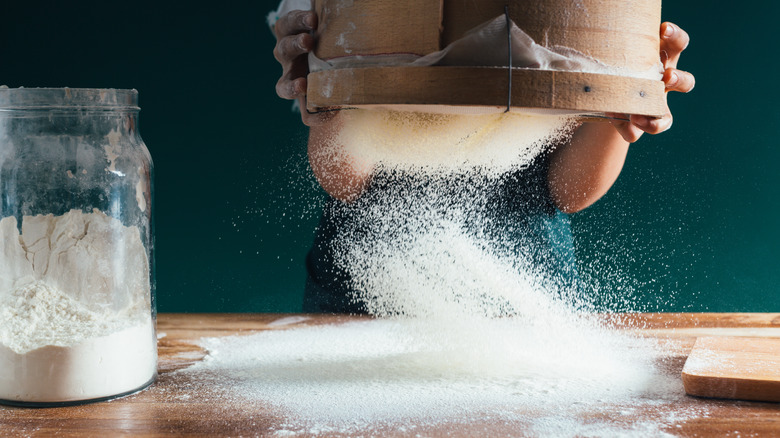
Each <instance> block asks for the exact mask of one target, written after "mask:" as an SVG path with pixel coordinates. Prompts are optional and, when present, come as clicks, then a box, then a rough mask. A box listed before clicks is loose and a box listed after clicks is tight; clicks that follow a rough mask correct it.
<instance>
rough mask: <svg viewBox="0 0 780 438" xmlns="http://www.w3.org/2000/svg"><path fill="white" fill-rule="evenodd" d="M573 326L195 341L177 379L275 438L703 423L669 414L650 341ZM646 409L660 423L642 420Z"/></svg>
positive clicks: (365, 325) (585, 431)
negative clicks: (244, 414)
mask: <svg viewBox="0 0 780 438" xmlns="http://www.w3.org/2000/svg"><path fill="white" fill-rule="evenodd" d="M579 325H580V327H581V328H582V330H583V332H582V333H580V334H579V335H578V334H577V333H576V332H572V331H569V330H571V329H572V328H573V326H569V327H568V330H566V329H561V330H558V331H555V330H553V331H549V329H550V328H551V327H549V326H533V325H531V326H529V325H527V324H525V323H524V322H522V321H517V320H511V319H507V320H502V321H494V322H493V323H489V324H488V323H483V324H482V325H481V326H477V327H475V326H470V325H469V324H465V325H463V326H461V327H460V328H458V327H457V323H456V322H453V323H452V325H451V328H452V329H453V330H452V331H449V332H446V333H441V332H440V330H441V328H442V327H441V326H440V325H439V324H429V323H426V322H423V321H415V320H396V319H385V320H369V321H362V322H351V323H345V324H340V325H327V326H308V327H299V328H292V329H289V330H272V331H267V332H261V333H257V334H253V335H249V336H238V337H227V338H206V339H202V340H201V341H200V342H199V345H200V346H202V347H203V348H205V349H206V350H208V352H209V354H208V356H206V358H205V359H204V360H203V361H202V362H199V363H197V364H195V365H194V366H192V367H190V368H188V369H186V370H183V371H182V372H183V373H186V374H187V375H188V376H190V377H191V378H193V380H194V381H196V382H198V383H197V384H198V386H199V389H198V391H199V392H200V391H206V392H207V394H208V397H209V398H211V397H216V398H217V399H219V400H222V401H223V402H226V403H227V402H230V403H232V405H235V406H238V409H242V407H243V409H248V410H251V409H253V407H257V406H270V407H272V409H273V411H274V413H275V414H276V415H279V416H280V417H281V418H283V421H282V423H281V424H279V425H278V426H277V430H278V431H279V433H281V434H282V436H284V435H285V434H289V435H297V434H319V433H322V434H325V435H333V434H336V435H338V434H347V435H349V434H365V433H368V434H369V435H370V434H371V433H382V431H385V432H387V431H394V433H399V432H404V431H408V432H411V431H413V430H414V429H415V428H424V427H435V426H440V425H445V426H446V425H448V424H449V425H452V424H463V425H466V426H467V425H469V424H502V425H505V427H506V428H505V429H503V430H506V431H509V430H524V431H526V432H528V435H532V436H575V435H576V436H604V435H608V436H642V437H645V436H661V435H662V428H665V427H673V426H674V424H676V423H677V422H679V421H683V420H685V419H687V418H690V417H696V416H700V415H701V414H702V412H695V411H692V410H691V408H686V409H687V411H686V410H683V411H679V407H677V408H675V405H676V404H677V403H678V402H680V401H681V400H682V399H683V398H684V392H683V388H682V385H681V382H680V380H679V376H677V375H668V374H665V373H663V372H661V371H659V370H657V369H656V368H655V366H654V361H655V360H657V358H658V357H659V354H658V353H659V352H658V350H657V347H656V346H654V344H652V341H648V340H642V339H638V338H632V337H629V336H627V335H624V334H619V333H613V332H601V334H600V335H599V336H597V337H595V338H594V336H595V335H596V333H597V332H598V331H599V330H601V329H599V328H597V327H596V326H595V325H592V324H590V323H587V322H580V323H579ZM587 332H589V333H587ZM665 406H668V408H664V407H665ZM643 408H652V409H654V410H655V411H656V412H659V411H660V412H662V413H665V414H664V416H662V418H660V419H659V418H658V417H655V418H653V419H652V420H650V419H644V420H643V419H642V417H641V415H638V414H639V413H641V411H642V409H643ZM518 428H520V429H518Z"/></svg>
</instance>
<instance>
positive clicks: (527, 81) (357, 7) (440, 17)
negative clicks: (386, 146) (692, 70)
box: [307, 0, 666, 117]
mask: <svg viewBox="0 0 780 438" xmlns="http://www.w3.org/2000/svg"><path fill="white" fill-rule="evenodd" d="M505 6H506V7H507V11H508V13H509V16H510V18H511V19H512V20H513V21H514V22H515V23H516V24H517V25H518V26H519V27H520V29H522V30H523V31H525V32H526V33H527V34H528V35H529V36H530V37H531V38H532V39H533V40H534V41H535V42H536V43H538V44H540V45H542V46H544V47H548V48H556V47H557V48H566V50H574V51H576V52H579V53H582V54H584V55H586V56H589V57H591V58H594V59H596V60H598V61H599V62H602V63H604V64H605V65H607V66H610V67H614V68H617V69H625V70H628V71H634V72H648V71H652V69H657V68H658V67H659V66H660V64H659V50H660V37H659V28H660V25H661V0H643V1H641V2H636V1H631V0H580V1H578V2H572V1H571V0H509V1H507V0H480V1H474V0H365V1H361V2H353V1H344V0H315V1H314V7H315V11H317V13H318V16H319V19H320V21H319V23H320V24H319V27H318V29H317V33H316V36H317V41H318V42H317V47H316V48H315V50H314V54H315V55H316V56H317V57H318V58H320V59H323V60H334V59H340V58H352V59H361V60H362V61H363V62H366V60H368V59H371V60H372V61H371V62H373V63H380V64H381V63H382V62H383V61H381V60H382V59H383V58H382V57H381V56H385V55H411V56H412V57H414V56H423V55H427V54H430V53H434V52H437V51H439V50H441V49H443V48H444V47H446V46H448V45H449V44H451V43H452V42H454V41H457V40H458V39H460V38H462V37H463V36H464V35H465V34H466V33H468V32H469V31H471V30H472V29H474V28H476V27H478V26H480V25H482V24H483V23H485V22H488V21H490V20H492V19H494V18H496V17H500V16H502V15H504V13H505ZM502 61H503V67H502V66H501V64H500V63H499V65H493V64H494V62H493V61H486V63H489V64H490V65H482V64H480V65H479V66H480V67H483V68H474V67H471V68H466V66H464V65H458V66H456V67H459V69H458V68H454V69H453V68H451V69H446V68H444V67H443V66H439V67H434V68H431V67H405V68H403V67H397V66H393V65H384V66H381V67H376V66H374V67H370V66H369V65H367V64H366V65H359V66H358V65H351V66H349V68H338V69H336V70H329V71H317V72H313V73H311V74H309V76H308V90H307V99H308V102H307V108H308V109H309V110H310V111H315V110H318V109H323V108H332V107H338V106H366V105H412V104H416V105H433V104H436V105H455V106H481V107H504V108H505V107H506V106H507V96H508V94H509V93H508V85H507V84H508V80H507V77H508V76H509V75H508V74H507V72H506V71H505V70H506V65H507V63H506V62H505V61H504V60H503V59H502ZM489 67H494V68H489ZM496 67H497V68H496ZM383 70H387V71H386V72H385V71H383ZM514 70H515V71H514V72H513V73H512V93H511V94H512V96H511V101H512V103H511V105H512V106H513V107H515V108H534V109H540V108H541V109H553V110H570V111H577V112H593V113H599V114H603V113H607V112H613V113H626V114H642V115H646V116H653V117H661V116H663V115H664V114H665V113H666V106H665V102H666V96H665V88H664V85H663V83H662V82H661V81H660V80H655V81H651V80H646V79H637V78H631V77H628V76H620V75H619V74H618V73H615V74H614V75H612V74H611V75H601V74H584V73H573V72H555V71H540V70H537V71H530V72H529V71H526V70H524V69H514Z"/></svg>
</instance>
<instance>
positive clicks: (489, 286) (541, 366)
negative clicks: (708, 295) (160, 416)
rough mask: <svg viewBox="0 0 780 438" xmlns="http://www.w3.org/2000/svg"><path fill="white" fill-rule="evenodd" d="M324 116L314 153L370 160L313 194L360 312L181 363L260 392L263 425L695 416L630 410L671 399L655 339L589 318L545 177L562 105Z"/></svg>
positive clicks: (221, 383) (245, 401)
mask: <svg viewBox="0 0 780 438" xmlns="http://www.w3.org/2000/svg"><path fill="white" fill-rule="evenodd" d="M339 117H341V118H342V120H341V123H342V124H343V127H342V129H341V131H340V133H339V135H337V136H336V137H334V138H333V139H332V145H331V147H330V148H328V149H326V151H325V152H323V153H324V154H329V155H332V156H333V157H338V156H339V155H340V154H347V155H348V156H349V157H350V158H351V162H352V163H354V164H355V165H357V166H369V167H370V168H372V169H374V172H373V176H372V179H371V181H370V182H369V183H368V185H367V186H366V188H365V190H364V192H363V194H362V195H361V196H360V197H359V198H358V199H356V200H354V201H352V202H349V203H343V202H331V203H329V204H327V205H326V206H325V214H326V215H331V216H332V217H333V218H335V220H336V222H337V223H338V224H339V227H338V229H337V231H336V232H335V233H334V236H333V239H332V241H331V242H329V243H328V244H329V245H331V246H330V247H329V249H330V250H331V251H332V255H333V259H334V260H335V262H334V267H333V269H334V270H335V271H338V273H339V275H340V276H341V277H343V278H344V279H345V280H344V283H343V286H344V288H345V291H346V292H345V293H349V294H350V297H351V299H352V300H353V302H354V303H355V304H357V305H359V306H361V307H362V309H363V310H364V311H365V312H366V313H368V314H369V315H372V316H374V317H377V318H376V319H368V320H363V321H356V322H349V323H343V324H336V325H326V326H322V325H318V326H307V325H306V324H301V323H297V324H293V325H291V326H290V328H287V329H284V330H271V331H265V332H261V333H257V334H254V335H250V336H243V337H232V338H207V339H203V340H202V341H201V343H200V345H201V346H202V347H203V348H205V349H206V350H207V351H208V352H209V355H208V356H207V357H206V359H205V360H204V361H202V362H199V363H197V364H196V365H194V366H192V367H190V368H189V369H187V370H184V371H183V372H184V373H186V374H187V375H190V376H193V377H194V378H196V379H197V380H198V381H200V382H201V383H202V386H203V387H204V388H209V389H208V391H209V392H210V393H211V394H213V395H214V396H215V397H221V398H224V399H225V400H233V401H236V402H237V403H239V404H240V405H243V406H247V407H251V406H253V405H257V406H269V407H271V408H272V409H273V410H274V412H276V413H277V414H278V415H279V416H281V417H282V418H284V420H283V422H282V423H280V424H278V425H276V426H274V427H275V431H276V434H277V435H278V436H287V435H290V436H294V435H327V436H348V435H369V436H370V435H384V434H394V435H408V436H428V434H430V431H431V430H434V429H430V428H436V427H438V426H441V425H449V426H453V425H455V426H454V427H457V428H459V429H456V430H469V431H470V432H469V434H470V435H484V436H495V433H493V432H495V431H494V430H493V429H491V428H493V427H497V425H498V426H500V427H501V428H504V429H500V430H503V432H501V433H499V434H503V435H506V434H507V432H506V431H507V430H508V431H515V432H516V433H514V434H515V435H518V436H604V435H608V436H661V435H663V433H662V427H665V426H668V425H670V424H674V422H676V421H680V420H682V419H684V418H685V416H686V415H692V416H695V415H698V414H699V413H695V412H687V413H686V412H675V413H674V414H672V413H671V411H672V410H669V412H670V413H669V417H668V418H660V419H659V418H654V419H652V420H651V419H643V418H641V416H637V415H636V413H637V412H638V410H641V408H642V407H647V406H667V405H668V406H673V405H674V404H675V403H676V402H678V401H679V400H680V398H681V397H682V394H683V392H682V388H681V384H680V383H679V379H678V378H677V376H670V375H668V374H666V373H665V372H664V371H662V370H660V369H659V368H657V363H656V361H657V360H658V358H659V357H660V354H659V351H660V350H659V346H658V345H656V344H655V343H653V342H651V341H648V340H643V339H639V338H636V337H633V336H630V335H628V334H626V333H624V332H617V331H610V330H609V329H607V328H605V327H603V326H602V325H601V324H600V323H598V322H597V321H595V320H594V319H593V318H592V317H591V316H590V315H591V312H592V310H593V309H594V308H593V305H592V300H591V299H590V298H589V297H588V296H587V295H588V293H587V288H586V287H585V285H583V284H582V283H581V281H580V280H579V278H578V275H577V269H576V261H575V258H574V254H573V244H572V241H571V239H572V236H571V232H570V228H569V226H568V218H567V217H565V215H563V214H562V213H560V212H558V211H557V210H556V209H555V208H554V205H552V203H551V201H550V197H549V193H548V192H547V186H546V169H547V165H548V163H549V157H550V154H551V153H554V148H555V147H556V145H558V144H561V143H562V142H565V141H566V140H567V139H568V138H569V136H570V135H571V133H572V131H573V129H574V128H575V126H576V120H573V119H571V118H568V117H559V116H538V115H534V116H531V115H522V114H514V113H509V114H493V115H484V116H465V115H451V114H419V113H401V112H394V111H389V110H355V111H345V112H343V113H342V114H340V115H339ZM320 158H323V157H320ZM325 158H327V157H325ZM342 158H343V157H342ZM662 411H663V410H662ZM461 428H465V429H461ZM491 431H492V432H491ZM509 434H510V435H512V434H513V433H509Z"/></svg>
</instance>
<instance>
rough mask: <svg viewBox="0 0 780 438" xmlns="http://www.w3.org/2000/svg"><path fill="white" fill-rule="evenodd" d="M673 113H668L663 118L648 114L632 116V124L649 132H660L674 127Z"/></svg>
mask: <svg viewBox="0 0 780 438" xmlns="http://www.w3.org/2000/svg"><path fill="white" fill-rule="evenodd" d="M672 121H673V119H672V113H666V115H665V116H663V117H661V118H658V119H656V118H653V117H647V116H637V115H632V116H631V124H632V125H634V126H636V127H637V128H639V129H640V130H642V131H643V132H646V133H648V134H660V133H662V132H664V131H666V130H668V129H669V128H671V127H672Z"/></svg>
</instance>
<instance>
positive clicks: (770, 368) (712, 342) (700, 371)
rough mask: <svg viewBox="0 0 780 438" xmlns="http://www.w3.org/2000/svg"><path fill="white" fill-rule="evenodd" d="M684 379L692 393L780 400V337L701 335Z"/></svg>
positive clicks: (693, 350)
mask: <svg viewBox="0 0 780 438" xmlns="http://www.w3.org/2000/svg"><path fill="white" fill-rule="evenodd" d="M682 380H683V386H684V387H685V392H686V393H687V394H689V395H695V396H699V397H713V398H726V399H736V400H753V401H768V402H780V339H777V338H745V337H701V338H698V339H696V343H695V344H694V346H693V349H692V350H691V354H690V355H689V356H688V359H687V360H686V362H685V366H684V367H683V370H682Z"/></svg>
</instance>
